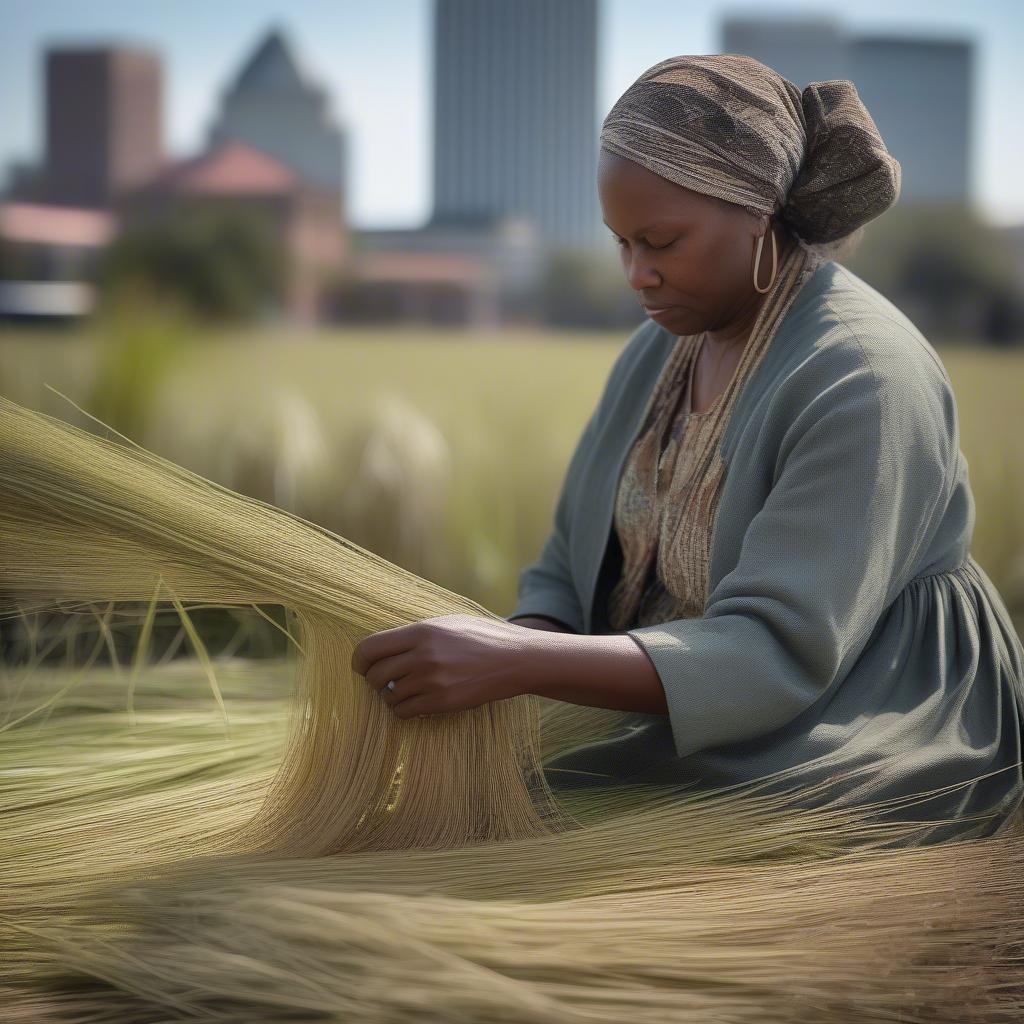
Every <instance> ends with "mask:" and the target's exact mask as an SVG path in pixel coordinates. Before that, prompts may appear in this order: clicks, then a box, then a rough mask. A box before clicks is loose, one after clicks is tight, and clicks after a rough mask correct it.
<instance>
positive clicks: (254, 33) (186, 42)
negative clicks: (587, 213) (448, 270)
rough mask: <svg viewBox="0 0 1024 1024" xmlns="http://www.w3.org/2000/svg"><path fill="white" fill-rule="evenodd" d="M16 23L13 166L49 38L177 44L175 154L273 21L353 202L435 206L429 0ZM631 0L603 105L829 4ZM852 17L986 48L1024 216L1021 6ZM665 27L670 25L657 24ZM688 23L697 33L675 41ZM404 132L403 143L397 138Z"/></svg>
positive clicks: (126, 10)
mask: <svg viewBox="0 0 1024 1024" xmlns="http://www.w3.org/2000/svg"><path fill="white" fill-rule="evenodd" d="M5 7H6V8H7V14H8V17H7V18H6V19H5V20H6V23H7V24H6V26H5V27H6V28H7V31H6V32H5V35H4V37H3V40H2V41H0V58H2V59H0V95H2V96H4V97H5V99H4V107H5V109H4V111H3V113H4V123H5V125H6V126H7V127H6V130H5V131H4V133H3V134H2V135H0V170H2V172H3V175H4V177H5V178H6V175H7V172H8V169H9V167H10V165H11V163H12V162H14V161H17V162H18V163H26V162H33V161H34V160H37V159H38V158H39V156H40V155H41V150H42V136H41V127H40V122H41V115H42V80H41V70H40V66H41V64H42V49H43V48H44V47H46V46H51V45H53V46H57V45H95V44H98V43H101V42H110V43H115V44H125V45H139V46H146V47H152V48H156V49H158V50H159V51H160V52H161V53H162V55H163V58H164V76H165V90H166V95H167V114H166V117H165V122H164V138H165V141H166V145H167V150H168V154H169V155H170V156H172V157H181V156H186V155H189V154H190V153H193V152H195V151H197V150H199V149H200V148H201V147H202V145H203V143H204V140H205V136H206V134H207V132H208V131H209V129H210V126H211V124H212V123H213V121H214V118H215V117H216V112H217V102H218V98H219V96H220V95H221V92H222V91H223V89H224V88H225V86H226V85H228V84H229V82H230V80H231V78H232V77H233V76H234V75H235V74H236V72H237V69H238V67H239V63H240V62H241V61H242V60H244V58H245V57H246V56H247V54H249V53H250V52H251V50H252V48H253V47H254V46H255V45H256V44H257V43H258V41H259V39H260V38H261V37H262V36H263V34H264V33H265V32H266V31H268V29H269V28H271V27H273V26H274V25H279V26H281V27H283V28H284V29H285V30H286V31H287V32H288V34H289V36H290V38H291V39H292V40H293V41H294V43H295V47H296V50H297V54H298V57H299V59H300V61H302V62H303V64H304V65H305V66H306V67H308V69H309V71H310V73H311V74H312V75H313V76H314V77H315V78H316V79H317V80H318V81H320V82H322V83H323V84H324V86H325V87H326V88H327V89H328V91H329V93H330V102H331V105H332V108H333V110H334V112H335V116H336V119H337V121H338V122H339V123H340V124H341V125H342V126H343V128H344V129H345V130H346V131H348V133H349V137H350V139H351V144H352V150H353V152H352V157H351V171H352V175H351V176H352V190H351V194H350V201H349V203H348V210H349V214H350V218H351V223H352V224H353V226H354V227H357V228H362V227H367V228H372V227H416V226H418V225H420V224H423V223H425V222H426V221H427V220H428V219H429V218H430V215H431V212H432V209H431V207H432V193H433V181H432V163H433V154H432V146H431V139H432V133H433V123H432V115H433V111H432V95H433V91H432V88H431V77H432V67H431V65H432V52H431V51H432V45H431V43H432V40H431V36H430V29H431V21H432V10H433V4H432V2H430V0H392V2H391V3H390V4H389V5H388V6H387V9H386V10H385V11H384V13H383V14H382V13H381V10H380V9H374V10H372V11H371V10H367V9H366V8H363V7H360V6H358V5H351V6H349V5H339V4H335V5H327V4H318V3H312V2H300V3H294V4H291V5H289V9H288V11H287V12H284V11H282V10H281V9H280V7H281V5H280V4H277V3H271V2H267V0H251V2H249V3H247V4H245V5H244V6H243V5H241V4H237V3H226V4H223V5H218V6H217V7H215V8H213V9H210V8H208V7H204V9H203V32H202V33H197V32H196V31H195V29H194V22H193V21H192V20H191V19H190V18H189V17H188V15H187V11H188V10H189V9H190V8H192V7H194V4H192V3H182V4H178V5H176V7H175V8H174V9H173V10H167V9H164V10H158V11H153V10H140V9H138V8H131V7H130V6H129V5H128V4H126V3H125V2H123V0H102V2H99V0H98V2H94V3H92V4H91V5H90V9H89V12H88V14H85V13H83V12H82V9H81V7H80V6H78V5H72V4H70V3H61V2H57V0H44V2H41V3H40V2H37V3H35V4H33V5H32V6H31V7H30V6H29V5H28V4H25V3H20V2H18V3H10V2H8V3H6V4H5ZM636 10H637V8H636V7H635V5H634V6H633V7H632V11H633V16H632V17H631V15H630V6H629V5H628V4H627V3H625V2H624V0H602V2H601V4H600V6H599V14H598V18H599V26H598V83H597V89H598V94H597V101H598V102H597V107H598V116H597V119H596V121H595V124H594V125H593V132H594V140H595V145H596V143H597V133H598V130H599V126H600V120H601V118H603V116H604V114H605V113H606V111H607V109H608V108H609V107H610V106H611V104H612V103H613V102H614V100H615V98H616V97H617V96H618V95H619V94H620V93H621V92H622V90H623V89H625V88H626V87H627V86H628V85H629V84H630V82H632V81H633V79H635V77H636V76H637V75H638V74H639V73H640V72H641V71H643V70H644V68H646V67H648V66H650V64H652V63H654V62H655V61H657V60H659V59H662V58H664V57H665V56H669V55H671V54H672V53H684V52H690V53H701V52H716V51H717V48H718V45H719V37H720V32H721V19H722V18H723V17H724V16H727V15H734V14H747V13H749V14H753V15H757V16H771V15H779V16H786V17H789V16H793V15H799V14H802V13H803V14H808V15H812V14H813V15H818V16H820V15H821V14H822V8H821V7H820V6H819V5H816V4H811V3H804V4H801V3H791V4H789V5H787V6H786V7H784V8H783V7H774V6H773V7H767V6H765V5H762V6H760V7H757V8H750V7H749V6H748V7H747V8H743V7H738V6H735V5H731V4H722V3H712V2H706V3H696V4H692V5H688V7H687V10H686V11H685V12H684V11H680V10H678V9H677V7H676V6H675V5H671V4H669V3H665V2H657V3H651V4H648V5H647V6H645V8H644V16H645V24H646V25H647V28H646V29H645V27H644V25H638V24H637V23H636V18H635V12H636ZM837 20H838V21H839V22H840V24H841V25H842V26H844V27H845V28H849V29H853V30H856V31H879V32H886V33H891V34H903V35H913V34H915V33H916V34H918V35H923V36H925V37H929V38H932V37H940V38H941V37H944V36H945V37H951V36H952V37H961V38H962V37H966V38H968V39H970V40H972V41H973V42H974V45H975V47H976V53H977V64H978V72H977V81H976V83H975V86H976V87H975V90H974V104H975V106H974V112H973V113H974V119H975V125H976V131H975V133H974V146H973V150H972V152H971V153H970V154H969V159H970V161H971V164H972V185H973V189H972V200H973V201H974V203H975V204H976V205H977V207H978V208H979V209H980V211H981V212H982V213H983V215H985V216H986V217H988V218H989V219H991V220H993V221H994V222H996V223H1003V224H1006V223H1019V222H1021V221H1022V220H1024V186H1022V185H1021V184H1020V183H1019V176H1018V174H1017V172H1016V165H1017V163H1016V162H1017V161H1019V160H1024V138H1022V133H1021V132H1020V131H1012V130H1010V127H1011V126H1012V125H1013V124H1015V123H1016V120H1014V118H1015V117H1016V115H1015V112H1014V111H1013V96H1014V93H1015V91H1016V92H1019V87H1020V85H1021V84H1024V72H1022V70H1021V69H1020V67H1019V64H1018V62H1017V60H1016V59H1015V58H1014V57H1013V53H1014V51H1015V46H1014V40H1017V41H1020V40H1021V38H1022V36H1024V29H1022V26H1024V15H1022V14H1021V13H1019V12H1018V10H1017V9H1016V8H1014V7H1013V5H1011V4H1009V3H1004V2H989V3H983V4H979V5H975V7H974V9H973V10H972V11H971V12H968V13H964V12H963V11H962V9H961V5H954V4H952V3H944V2H938V3H935V2H933V3H930V4H924V3H919V2H917V0H904V2H902V3H888V4H881V3H879V2H876V0H871V2H868V3H865V4H862V5H861V6H860V7H859V16H858V17H839V18H838V19H837ZM655 28H656V29H657V30H656V31H655V30H654V29H655ZM673 36H678V38H679V39H680V40H683V39H685V40H686V42H687V43H688V44H689V45H679V46H675V47H673V46H670V45H666V38H669V39H670V38H671V37H673ZM396 137H398V138H400V139H401V140H402V144H401V146H400V147H399V151H396V145H395V142H394V140H395V138H396Z"/></svg>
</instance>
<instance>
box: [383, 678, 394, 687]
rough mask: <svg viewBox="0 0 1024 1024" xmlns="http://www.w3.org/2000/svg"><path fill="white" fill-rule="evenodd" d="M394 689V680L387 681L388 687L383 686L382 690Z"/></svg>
mask: <svg viewBox="0 0 1024 1024" xmlns="http://www.w3.org/2000/svg"><path fill="white" fill-rule="evenodd" d="M394 688H395V681H394V679H389V680H388V685H387V686H385V687H384V689H385V690H393V689H394Z"/></svg>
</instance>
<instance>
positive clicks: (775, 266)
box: [754, 228, 779, 295]
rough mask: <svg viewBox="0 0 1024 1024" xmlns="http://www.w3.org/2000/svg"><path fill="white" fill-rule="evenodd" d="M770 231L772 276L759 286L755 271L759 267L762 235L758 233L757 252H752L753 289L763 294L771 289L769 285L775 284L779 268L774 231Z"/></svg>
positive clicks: (762, 241) (762, 242) (762, 243)
mask: <svg viewBox="0 0 1024 1024" xmlns="http://www.w3.org/2000/svg"><path fill="white" fill-rule="evenodd" d="M769 231H771V236H772V276H771V280H770V281H769V282H768V283H767V284H766V285H765V286H764V287H763V288H761V287H759V286H758V283H757V272H758V270H760V269H761V247H762V246H763V245H764V235H759V236H758V238H757V252H755V253H754V291H756V292H760V293H761V294H762V295H764V293H765V292H768V291H771V287H772V285H773V284H775V275H776V273H778V269H779V266H778V264H779V251H778V249H777V247H776V245H775V232H774V231H772V230H771V229H770V228H769Z"/></svg>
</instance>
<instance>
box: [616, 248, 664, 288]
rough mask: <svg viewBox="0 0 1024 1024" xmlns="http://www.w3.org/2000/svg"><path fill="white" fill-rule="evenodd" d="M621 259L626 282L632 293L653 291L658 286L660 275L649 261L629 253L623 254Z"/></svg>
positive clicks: (641, 256)
mask: <svg viewBox="0 0 1024 1024" xmlns="http://www.w3.org/2000/svg"><path fill="white" fill-rule="evenodd" d="M622 259H623V263H624V265H625V271H626V281H627V282H628V283H629V286H630V288H632V289H633V291H636V292H640V291H644V290H649V291H653V290H654V289H655V288H657V287H659V286H660V284H661V274H659V273H658V271H657V269H655V267H654V265H653V262H652V261H651V260H650V259H646V258H644V256H643V255H637V254H636V253H629V252H626V253H624V254H623V257H622Z"/></svg>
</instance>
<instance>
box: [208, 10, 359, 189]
mask: <svg viewBox="0 0 1024 1024" xmlns="http://www.w3.org/2000/svg"><path fill="white" fill-rule="evenodd" d="M227 142H243V143H245V144H246V145H249V146H252V147H254V148H256V149H260V150H262V151H263V152H265V153H269V154H270V155H271V156H273V157H276V158H277V159H278V160H280V161H281V163H283V164H284V165H285V166H286V167H289V168H290V169H291V170H293V171H294V172H295V173H296V174H297V175H298V176H299V177H300V178H302V179H303V181H306V182H308V183H310V184H313V185H317V186H319V187H320V188H321V189H324V190H325V191H328V192H330V193H331V194H332V195H335V196H337V197H338V198H339V200H340V199H341V197H342V196H344V195H345V194H346V184H347V182H346V166H345V165H346V159H347V158H346V152H345V135H344V132H343V131H342V129H341V128H340V127H338V126H337V125H336V124H335V121H334V119H333V116H332V114H331V111H330V101H329V97H328V95H327V93H326V91H325V90H324V89H323V88H322V87H321V86H319V85H317V84H316V83H315V82H314V81H313V80H312V78H311V76H310V75H309V74H308V72H307V71H306V70H305V69H304V68H302V67H301V65H300V64H299V61H298V60H297V59H296V57H295V53H294V50H293V47H292V46H291V44H290V43H289V42H288V40H287V38H286V36H285V34H284V32H283V31H282V30H281V29H279V28H275V29H272V30H271V31H270V32H268V33H267V35H266V36H265V38H264V39H263V41H262V42H261V43H260V45H259V46H258V47H257V48H256V50H255V51H254V52H253V53H252V55H251V56H250V57H249V58H248V59H247V60H246V61H245V63H244V64H243V66H242V68H241V70H240V71H239V72H238V75H237V76H236V77H235V79H234V81H233V82H232V83H231V85H230V86H228V88H227V89H226V90H225V91H224V93H223V96H222V99H221V108H220V112H219V114H218V116H217V118H216V120H215V122H214V124H213V125H212V127H211V128H210V131H209V133H208V148H209V149H215V148H216V147H218V146H220V145H222V144H223V143H227Z"/></svg>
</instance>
